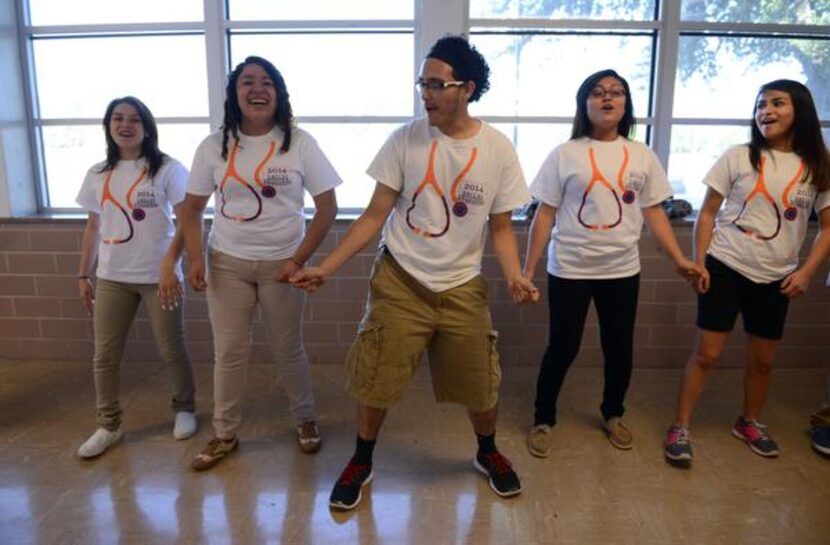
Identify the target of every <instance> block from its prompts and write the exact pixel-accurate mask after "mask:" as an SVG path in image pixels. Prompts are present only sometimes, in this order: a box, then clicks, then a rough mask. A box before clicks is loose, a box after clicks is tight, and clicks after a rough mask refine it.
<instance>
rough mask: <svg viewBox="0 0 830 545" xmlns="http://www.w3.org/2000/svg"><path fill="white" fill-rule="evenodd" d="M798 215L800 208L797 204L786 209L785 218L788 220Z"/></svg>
mask: <svg viewBox="0 0 830 545" xmlns="http://www.w3.org/2000/svg"><path fill="white" fill-rule="evenodd" d="M797 217H798V208H796V207H795V206H790V207H789V208H787V209H786V210H784V219H786V220H787V221H793V220H794V219H795V218H797Z"/></svg>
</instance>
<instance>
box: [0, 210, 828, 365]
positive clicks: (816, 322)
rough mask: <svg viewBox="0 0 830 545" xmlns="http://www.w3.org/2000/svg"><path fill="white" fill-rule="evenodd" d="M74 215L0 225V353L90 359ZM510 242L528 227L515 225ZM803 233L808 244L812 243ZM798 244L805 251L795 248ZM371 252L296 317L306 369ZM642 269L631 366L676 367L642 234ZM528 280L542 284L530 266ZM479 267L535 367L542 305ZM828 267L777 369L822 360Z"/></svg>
mask: <svg viewBox="0 0 830 545" xmlns="http://www.w3.org/2000/svg"><path fill="white" fill-rule="evenodd" d="M348 224H349V222H348V221H338V222H337V223H336V225H335V227H334V229H333V230H332V232H331V233H330V234H329V236H328V238H327V239H326V241H325V242H324V244H323V247H322V249H321V253H322V254H325V253H327V252H329V251H330V250H331V248H333V247H334V244H336V242H337V241H338V240H339V238H341V237H342V236H343V233H344V232H345V230H346V228H347V227H348ZM83 225H84V222H83V220H65V219H60V220H49V219H25V220H9V219H5V220H0V357H5V358H16V359H56V360H87V359H89V358H90V357H91V355H92V325H91V320H90V318H89V317H88V316H86V314H85V311H84V309H83V308H82V306H81V304H80V301H79V299H78V294H77V281H76V278H75V277H76V274H77V267H78V259H79V250H80V241H81V233H82V230H83ZM674 227H675V232H676V233H677V235H678V238H679V239H680V242H681V245H682V246H683V247H684V248H685V249H686V251H687V252H688V249H689V247H690V245H691V225H690V224H688V223H678V224H676V225H675V226H674ZM516 229H517V232H518V234H519V239H520V240H519V242H520V247H521V248H524V245H525V242H526V231H527V225H525V224H517V225H516ZM813 236H814V231H813V230H811V232H810V235H809V239H810V240H812V237H813ZM805 246H806V245H805ZM372 248H374V246H369V247H367V250H365V251H364V252H362V253H360V254H359V255H357V256H355V257H354V258H353V259H352V260H351V261H350V262H348V263H347V264H346V265H345V266H344V267H343V268H342V269H341V270H340V271H339V272H338V274H337V275H336V276H335V277H334V278H333V279H332V280H331V281H330V282H329V283H328V284H327V285H326V286H324V287H323V288H322V289H321V290H320V291H319V292H317V293H316V294H314V295H313V296H310V297H309V299H308V304H307V305H306V310H305V320H306V327H305V339H306V348H307V350H308V353H309V356H310V358H311V360H312V362H313V363H338V362H342V361H343V358H344V355H345V352H346V350H347V349H348V346H349V343H350V342H351V340H352V338H353V336H354V333H355V329H356V327H357V322H358V321H359V320H360V317H361V314H362V310H363V302H364V297H365V294H366V288H367V278H368V274H369V271H370V268H371V265H372V261H373V259H374V252H373V251H372ZM640 253H641V258H642V263H643V273H642V284H641V290H640V305H639V311H638V318H637V327H636V331H635V346H636V353H635V356H636V360H635V361H636V364H637V365H639V366H645V367H678V366H681V365H683V363H684V362H685V360H686V358H687V357H688V354H689V351H690V350H691V348H692V344H693V341H694V335H695V328H694V318H695V299H694V295H693V294H692V293H691V290H690V289H689V287H688V286H687V285H686V283H685V282H683V281H682V280H680V279H679V278H677V277H676V276H675V275H674V272H673V268H672V266H671V264H670V263H669V262H668V260H666V259H665V258H664V257H663V256H662V255H661V254H660V252H659V251H658V249H657V244H656V242H655V241H654V240H653V239H651V238H650V237H649V236H648V235H647V234H646V235H644V236H643V239H642V240H641V242H640ZM539 269H540V273H541V275H540V277H539V278H538V279H537V284H538V285H539V286H540V287H541V288H543V289H544V287H545V279H544V270H543V267H542V266H540V267H539ZM484 271H485V273H486V274H487V276H488V278H489V280H488V282H489V284H490V294H491V308H492V312H493V318H494V321H495V325H496V328H497V329H498V330H499V332H500V339H499V342H500V351H501V354H502V360H503V363H504V364H505V365H536V364H537V363H538V360H539V358H540V356H541V354H542V352H543V350H544V345H545V340H546V334H547V333H546V332H547V325H546V324H547V307H546V304H544V303H543V304H540V305H535V306H525V307H516V306H515V305H513V303H512V302H511V301H510V299H509V296H508V294H507V292H506V290H505V287H504V284H503V282H502V281H501V280H500V278H499V269H498V264H497V263H496V260H495V258H494V257H493V256H492V254H491V253H490V252H489V251H488V252H487V255H486V257H485V262H484ZM826 276H827V265H825V267H824V268H823V269H822V274H821V275H817V276H816V278H814V282H813V284H814V285H813V286H812V287H811V289H810V291H809V292H808V293H807V295H805V296H803V297H801V298H800V299H798V300H796V301H795V302H794V303H793V304H792V305H791V307H790V316H789V320H788V324H787V330H786V332H785V336H784V339H783V341H782V343H781V347H780V350H779V357H778V365H780V366H790V367H812V366H818V365H830V289H828V288H825V287H824V286H823V283H824V279H825V278H826ZM186 317H187V333H188V344H189V347H190V350H191V355H192V357H193V359H194V361H195V362H197V363H209V362H210V361H211V358H212V345H211V334H210V324H209V322H208V318H207V305H206V302H205V299H204V296H203V295H201V294H191V295H190V296H189V298H188V301H187V308H186ZM742 343H743V335H741V334H740V333H737V332H736V334H734V335H732V336H731V338H730V343H729V346H728V349H727V353H726V354H725V358H724V365H730V366H735V365H741V364H742V360H741V358H742V351H741V347H742ZM126 357H127V359H128V360H155V359H156V358H157V355H156V351H155V346H154V344H153V338H152V333H151V330H150V324H149V322H148V321H147V318H146V316H145V315H144V314H143V312H140V313H139V316H138V318H137V320H136V323H135V325H134V327H133V329H132V331H131V332H130V340H129V343H128V347H127V355H126ZM267 358H268V349H267V345H266V343H265V338H264V334H263V331H262V327H261V324H260V323H259V321H258V320H257V321H256V323H255V325H254V345H253V350H252V359H253V360H254V361H264V360H266V359H267ZM600 361H601V351H600V347H599V342H598V338H597V324H596V316H595V314H594V313H593V311H591V313H590V314H589V317H588V323H587V325H586V330H585V335H584V340H583V344H582V350H581V352H580V355H579V359H578V363H579V364H580V365H598V364H599V363H600Z"/></svg>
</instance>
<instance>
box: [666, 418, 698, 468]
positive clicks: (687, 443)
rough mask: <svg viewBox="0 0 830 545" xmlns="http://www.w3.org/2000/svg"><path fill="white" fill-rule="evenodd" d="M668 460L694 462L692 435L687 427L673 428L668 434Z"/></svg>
mask: <svg viewBox="0 0 830 545" xmlns="http://www.w3.org/2000/svg"><path fill="white" fill-rule="evenodd" d="M665 454H666V458H668V459H669V460H671V461H673V462H691V461H692V457H693V454H692V435H691V434H690V433H689V428H687V427H685V426H672V427H671V428H669V431H668V433H667V434H666V444H665Z"/></svg>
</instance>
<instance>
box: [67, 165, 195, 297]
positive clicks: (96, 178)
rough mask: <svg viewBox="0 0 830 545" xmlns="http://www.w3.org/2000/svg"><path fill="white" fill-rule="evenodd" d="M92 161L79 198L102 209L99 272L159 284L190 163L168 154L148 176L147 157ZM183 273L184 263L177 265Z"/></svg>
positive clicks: (100, 275)
mask: <svg viewBox="0 0 830 545" xmlns="http://www.w3.org/2000/svg"><path fill="white" fill-rule="evenodd" d="M105 164H106V163H104V162H101V163H98V164H96V165H93V167H92V168H90V169H89V171H88V172H87V174H86V177H85V178H84V181H83V184H82V185H81V190H80V192H79V193H78V196H77V198H76V199H75V202H77V203H78V204H79V205H80V206H81V207H83V208H84V209H86V210H88V211H90V212H94V213H96V214H99V215H100V224H99V234H100V242H99V245H98V269H97V272H96V275H97V276H98V278H104V279H106V280H112V281H115V282H129V283H134V284H155V283H157V282H158V280H159V267H160V266H161V260H162V259H163V258H164V254H165V253H166V252H167V248H168V247H169V246H170V242H172V240H173V236H174V235H175V234H176V226H175V225H174V223H173V207H174V206H175V205H177V204H178V203H180V202H181V201H182V200H183V199H184V194H185V187H186V186H187V169H186V168H185V167H184V166H183V165H182V164H181V163H179V162H178V161H176V160H175V159H172V158H170V157H166V158H165V159H164V162H163V163H162V165H161V168H159V170H158V172H156V175H155V176H153V177H152V178H150V177H149V174H148V172H147V168H146V162H145V161H144V159H139V160H137V161H132V160H130V161H118V164H117V165H116V166H115V168H114V169H112V170H107V171H104V172H101V169H102V168H103V167H104V166H105ZM176 273H177V274H178V276H179V277H180V278H181V269H180V268H179V266H178V265H177V266H176Z"/></svg>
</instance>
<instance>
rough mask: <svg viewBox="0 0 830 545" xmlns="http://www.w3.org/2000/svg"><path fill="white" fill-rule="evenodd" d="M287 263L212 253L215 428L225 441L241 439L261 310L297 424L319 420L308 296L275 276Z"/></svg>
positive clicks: (210, 295) (210, 302) (209, 291)
mask: <svg viewBox="0 0 830 545" xmlns="http://www.w3.org/2000/svg"><path fill="white" fill-rule="evenodd" d="M286 262H287V260H279V261H251V260H247V259H239V258H236V257H233V256H230V255H228V254H224V253H222V252H217V251H216V250H212V249H211V250H209V251H208V289H207V300H208V312H209V313H210V325H211V329H212V330H213V346H214V352H215V365H214V368H213V402H214V407H213V428H214V431H215V432H216V436H217V437H219V438H221V439H230V438H231V437H233V436H234V435H236V431H237V429H238V428H239V426H240V424H241V423H242V398H243V395H244V392H245V380H246V365H247V363H248V356H249V353H250V350H251V323H252V320H253V315H254V309H255V308H256V307H257V306H259V309H260V312H261V313H262V322H263V325H264V326H265V336H266V338H267V339H268V344H269V345H270V347H271V351H272V353H273V355H274V360H275V361H276V364H277V367H278V371H279V377H280V379H281V381H282V385H283V387H284V389H285V392H286V394H287V395H288V402H289V410H290V411H291V415H292V417H293V419H294V421H295V423H297V424H299V423H302V422H305V421H308V420H314V418H315V414H314V393H313V392H312V389H311V375H310V373H309V368H308V358H307V357H306V353H305V348H304V347H303V329H302V314H303V305H304V304H305V294H304V293H303V292H302V291H300V290H298V289H297V288H294V287H292V286H291V285H290V284H282V283H279V282H277V281H276V280H274V274H275V273H276V272H277V271H278V270H279V269H280V268H281V267H282V266H283V265H284V264H285V263H286Z"/></svg>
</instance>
